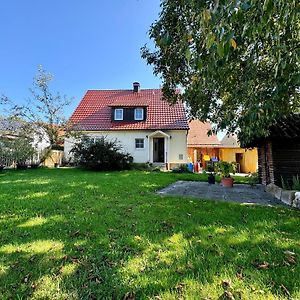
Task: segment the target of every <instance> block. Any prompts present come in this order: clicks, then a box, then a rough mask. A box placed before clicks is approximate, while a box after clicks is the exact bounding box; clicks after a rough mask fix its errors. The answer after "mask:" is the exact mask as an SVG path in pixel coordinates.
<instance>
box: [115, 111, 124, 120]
mask: <svg viewBox="0 0 300 300" xmlns="http://www.w3.org/2000/svg"><path fill="white" fill-rule="evenodd" d="M115 120H116V121H122V120H123V108H116V109H115Z"/></svg>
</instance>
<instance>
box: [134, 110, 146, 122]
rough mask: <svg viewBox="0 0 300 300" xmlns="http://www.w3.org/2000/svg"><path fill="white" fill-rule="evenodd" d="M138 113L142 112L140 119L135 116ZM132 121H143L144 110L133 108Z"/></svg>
mask: <svg viewBox="0 0 300 300" xmlns="http://www.w3.org/2000/svg"><path fill="white" fill-rule="evenodd" d="M138 111H142V116H141V117H140V118H137V116H136V114H137V112H138ZM134 120H136V121H142V120H144V109H143V108H135V109H134Z"/></svg>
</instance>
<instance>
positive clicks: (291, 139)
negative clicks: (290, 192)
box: [247, 114, 300, 185]
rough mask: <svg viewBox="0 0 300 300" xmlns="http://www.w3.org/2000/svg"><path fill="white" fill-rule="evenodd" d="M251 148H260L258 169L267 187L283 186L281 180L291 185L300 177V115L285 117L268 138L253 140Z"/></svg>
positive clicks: (273, 127)
mask: <svg viewBox="0 0 300 300" xmlns="http://www.w3.org/2000/svg"><path fill="white" fill-rule="evenodd" d="M247 146H250V147H258V167H259V168H258V169H259V175H260V179H261V182H262V183H263V184H265V185H267V184H269V183H275V184H276V185H281V178H283V179H284V180H285V182H287V181H288V182H289V183H291V181H292V178H293V176H297V175H299V176H300V114H293V115H290V116H289V117H285V118H283V119H281V120H279V121H278V122H277V124H276V125H274V126H272V127H271V128H270V134H269V136H268V137H266V138H262V139H256V140H253V141H252V142H251V143H250V144H249V145H247Z"/></svg>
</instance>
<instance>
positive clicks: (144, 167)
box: [131, 163, 152, 171]
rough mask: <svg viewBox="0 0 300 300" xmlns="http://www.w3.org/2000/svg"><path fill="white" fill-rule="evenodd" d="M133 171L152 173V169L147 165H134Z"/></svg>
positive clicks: (132, 166) (132, 165)
mask: <svg viewBox="0 0 300 300" xmlns="http://www.w3.org/2000/svg"><path fill="white" fill-rule="evenodd" d="M131 169H132V170H137V171H150V170H151V169H152V167H151V166H150V165H149V164H147V163H132V164H131Z"/></svg>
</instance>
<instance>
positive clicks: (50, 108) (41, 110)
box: [0, 66, 72, 149]
mask: <svg viewBox="0 0 300 300" xmlns="http://www.w3.org/2000/svg"><path fill="white" fill-rule="evenodd" d="M52 80H53V75H51V74H50V73H47V72H46V71H45V70H44V69H43V67H42V66H39V67H38V72H37V75H36V76H35V77H34V82H33V87H32V88H31V89H30V92H31V97H30V98H29V99H28V100H27V102H26V103H25V104H24V105H19V104H14V103H13V102H12V101H10V100H9V99H8V98H7V97H5V96H2V97H1V101H0V104H4V105H7V104H9V105H10V110H9V115H10V118H18V119H22V120H23V121H25V122H24V124H27V125H30V126H31V130H32V132H33V134H35V135H37V136H40V137H41V138H44V137H45V138H46V139H48V141H49V143H50V146H49V149H52V148H53V147H54V146H56V145H59V144H60V142H61V132H62V131H64V130H66V126H67V121H66V118H65V117H64V109H65V108H66V107H67V106H68V105H69V104H70V103H71V101H72V99H70V98H67V97H66V96H61V95H60V93H58V92H57V93H53V92H52V91H51V90H50V87H49V84H50V82H51V81H52Z"/></svg>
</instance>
